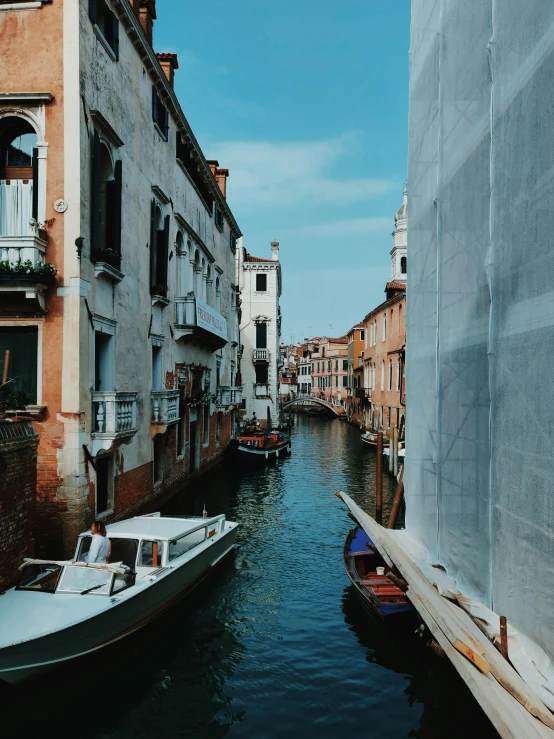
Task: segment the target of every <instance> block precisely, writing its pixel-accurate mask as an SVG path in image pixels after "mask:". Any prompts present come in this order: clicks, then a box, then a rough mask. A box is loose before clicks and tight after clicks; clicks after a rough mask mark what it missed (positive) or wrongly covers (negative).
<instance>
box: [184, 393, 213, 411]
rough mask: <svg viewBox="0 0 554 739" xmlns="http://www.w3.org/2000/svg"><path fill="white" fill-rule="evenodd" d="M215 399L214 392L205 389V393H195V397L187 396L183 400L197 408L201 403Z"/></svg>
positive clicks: (189, 405) (211, 401)
mask: <svg viewBox="0 0 554 739" xmlns="http://www.w3.org/2000/svg"><path fill="white" fill-rule="evenodd" d="M215 399H216V396H215V395H214V394H213V393H210V391H209V390H205V391H204V392H203V393H200V395H195V396H193V397H190V396H187V397H186V398H184V399H183V401H184V404H185V405H186V406H188V407H189V408H197V407H198V406H199V405H205V404H207V403H214V402H215Z"/></svg>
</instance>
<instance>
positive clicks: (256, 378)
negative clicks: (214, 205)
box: [236, 239, 281, 424]
mask: <svg viewBox="0 0 554 739" xmlns="http://www.w3.org/2000/svg"><path fill="white" fill-rule="evenodd" d="M236 267H237V283H238V286H239V290H240V298H241V313H242V316H241V323H240V333H241V343H242V347H243V351H242V359H241V378H242V384H243V408H244V410H245V412H246V416H247V417H248V418H250V417H251V416H252V414H253V413H255V414H256V416H257V418H258V420H259V422H260V423H262V424H265V423H266V421H267V419H268V418H269V416H271V420H272V422H273V423H274V424H275V423H277V421H278V417H279V367H280V364H281V355H280V351H279V347H280V338H281V308H280V306H279V298H280V297H281V265H280V263H279V242H277V241H273V242H272V243H271V259H265V258H263V257H254V256H252V255H251V254H248V252H247V251H246V249H245V248H244V246H243V245H242V239H240V240H239V243H238V247H237V253H236Z"/></svg>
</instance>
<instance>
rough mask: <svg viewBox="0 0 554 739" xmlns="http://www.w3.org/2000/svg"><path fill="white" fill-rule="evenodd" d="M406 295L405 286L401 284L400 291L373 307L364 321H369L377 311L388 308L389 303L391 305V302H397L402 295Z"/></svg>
mask: <svg viewBox="0 0 554 739" xmlns="http://www.w3.org/2000/svg"><path fill="white" fill-rule="evenodd" d="M405 295H406V290H405V286H404V285H403V286H402V292H399V293H396V295H393V296H392V298H388V299H387V300H384V301H383V302H382V303H381V304H380V305H378V306H377V308H374V309H373V310H372V311H369V313H368V314H367V316H366V317H365V318H364V322H366V321H369V319H370V318H372V316H375V315H376V314H377V313H379V312H380V311H382V310H383V308H388V307H389V305H393V303H397V302H398V301H399V300H402V298H403V297H405Z"/></svg>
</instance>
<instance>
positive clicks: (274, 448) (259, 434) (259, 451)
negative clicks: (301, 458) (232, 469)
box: [235, 426, 291, 462]
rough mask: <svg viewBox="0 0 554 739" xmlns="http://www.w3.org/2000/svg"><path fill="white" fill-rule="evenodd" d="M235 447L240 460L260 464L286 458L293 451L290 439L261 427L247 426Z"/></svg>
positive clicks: (238, 437)
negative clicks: (255, 461) (256, 461)
mask: <svg viewBox="0 0 554 739" xmlns="http://www.w3.org/2000/svg"><path fill="white" fill-rule="evenodd" d="M235 446H236V450H237V453H238V455H239V457H240V458H242V459H245V460H250V461H254V460H258V461H260V462H266V461H269V460H273V459H279V458H280V457H285V456H286V455H287V454H290V450H291V442H290V437H288V436H285V435H284V434H282V433H281V432H280V431H268V430H267V429H264V428H262V427H261V426H245V428H244V430H243V431H242V433H241V434H240V436H237V438H236V439H235Z"/></svg>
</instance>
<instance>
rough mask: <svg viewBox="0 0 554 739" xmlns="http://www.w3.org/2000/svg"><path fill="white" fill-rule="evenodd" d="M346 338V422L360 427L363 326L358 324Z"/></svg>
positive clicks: (362, 389) (362, 394)
mask: <svg viewBox="0 0 554 739" xmlns="http://www.w3.org/2000/svg"><path fill="white" fill-rule="evenodd" d="M347 338H348V386H347V391H348V400H347V404H346V409H347V414H348V420H349V421H351V422H353V423H355V424H357V425H358V426H360V425H361V419H362V399H363V398H364V397H365V395H364V393H365V390H364V387H363V367H364V346H365V324H363V323H358V324H357V325H356V326H353V327H352V328H351V329H350V331H349V332H348V334H347Z"/></svg>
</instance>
